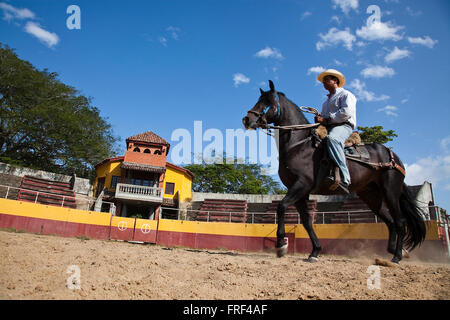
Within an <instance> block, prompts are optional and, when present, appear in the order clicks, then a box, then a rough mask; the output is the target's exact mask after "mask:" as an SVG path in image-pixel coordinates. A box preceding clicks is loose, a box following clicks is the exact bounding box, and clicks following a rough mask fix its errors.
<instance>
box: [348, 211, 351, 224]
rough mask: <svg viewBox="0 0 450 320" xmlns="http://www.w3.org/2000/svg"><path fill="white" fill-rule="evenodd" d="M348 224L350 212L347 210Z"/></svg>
mask: <svg viewBox="0 0 450 320" xmlns="http://www.w3.org/2000/svg"><path fill="white" fill-rule="evenodd" d="M347 217H348V224H350V212H348V211H347Z"/></svg>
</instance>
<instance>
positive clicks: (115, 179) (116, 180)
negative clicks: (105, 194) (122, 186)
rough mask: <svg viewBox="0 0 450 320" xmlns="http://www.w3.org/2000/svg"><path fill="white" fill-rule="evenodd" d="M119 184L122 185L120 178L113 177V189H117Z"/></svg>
mask: <svg viewBox="0 0 450 320" xmlns="http://www.w3.org/2000/svg"><path fill="white" fill-rule="evenodd" d="M118 183H120V177H118V176H112V177H111V189H115V188H116V187H117V184H118Z"/></svg>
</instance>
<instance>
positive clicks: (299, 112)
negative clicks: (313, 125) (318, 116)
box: [277, 91, 309, 123]
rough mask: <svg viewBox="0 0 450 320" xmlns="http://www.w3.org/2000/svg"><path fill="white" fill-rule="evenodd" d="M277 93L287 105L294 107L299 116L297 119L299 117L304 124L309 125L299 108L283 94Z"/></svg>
mask: <svg viewBox="0 0 450 320" xmlns="http://www.w3.org/2000/svg"><path fill="white" fill-rule="evenodd" d="M277 93H278V94H279V95H281V96H282V97H283V98H284V99H285V100H286V101H287V102H288V103H290V104H292V105H293V106H294V107H295V109H296V110H297V112H298V114H299V117H301V118H302V119H303V120H304V121H305V123H309V121H308V119H306V117H305V115H304V114H303V112H302V111H301V110H300V108H299V107H298V106H297V105H296V104H295V103H294V102H292V101H291V100H290V99H289V98H287V97H286V95H285V94H284V93H283V92H279V91H277Z"/></svg>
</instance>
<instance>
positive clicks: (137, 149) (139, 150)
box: [133, 147, 141, 152]
mask: <svg viewBox="0 0 450 320" xmlns="http://www.w3.org/2000/svg"><path fill="white" fill-rule="evenodd" d="M133 152H141V149H139V148H138V147H136V148H134V149H133Z"/></svg>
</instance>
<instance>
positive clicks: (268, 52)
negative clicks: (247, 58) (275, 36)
mask: <svg viewBox="0 0 450 320" xmlns="http://www.w3.org/2000/svg"><path fill="white" fill-rule="evenodd" d="M255 56H256V57H258V58H265V59H267V58H274V59H279V60H282V59H283V55H282V54H281V52H280V50H278V49H277V48H270V47H265V48H264V49H261V50H259V51H258V52H257V53H255Z"/></svg>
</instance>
